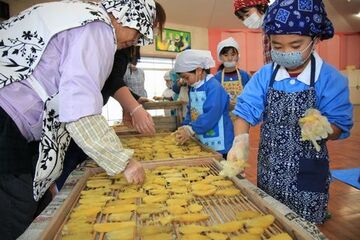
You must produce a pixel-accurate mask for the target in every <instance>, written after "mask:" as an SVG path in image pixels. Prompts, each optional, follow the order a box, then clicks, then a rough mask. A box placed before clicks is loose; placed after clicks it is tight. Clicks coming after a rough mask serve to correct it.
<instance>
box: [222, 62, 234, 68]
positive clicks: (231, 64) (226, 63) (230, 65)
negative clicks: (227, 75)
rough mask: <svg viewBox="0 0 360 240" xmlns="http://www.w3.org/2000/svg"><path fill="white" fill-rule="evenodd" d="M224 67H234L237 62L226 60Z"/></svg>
mask: <svg viewBox="0 0 360 240" xmlns="http://www.w3.org/2000/svg"><path fill="white" fill-rule="evenodd" d="M223 64H224V67H226V68H232V67H235V66H236V62H235V61H231V62H224V63H223Z"/></svg>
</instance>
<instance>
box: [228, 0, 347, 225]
mask: <svg viewBox="0 0 360 240" xmlns="http://www.w3.org/2000/svg"><path fill="white" fill-rule="evenodd" d="M263 27H264V31H265V33H266V34H267V35H268V36H269V37H270V42H271V47H272V49H271V57H272V59H273V61H274V63H273V64H268V65H265V66H264V67H263V68H261V69H260V70H259V71H258V72H257V73H256V74H255V75H254V76H253V79H252V80H251V81H249V83H248V84H247V85H246V87H245V88H244V90H243V92H242V94H241V95H240V96H239V97H238V99H237V105H236V106H235V110H234V111H233V113H234V114H235V115H236V116H237V118H236V120H235V122H234V130H235V136H236V137H235V139H234V142H233V146H232V148H231V150H230V151H229V153H228V160H230V161H234V160H237V159H239V158H241V157H242V156H247V152H248V147H247V146H248V141H249V140H248V139H249V138H248V132H249V128H250V125H252V126H254V125H256V124H258V123H260V122H262V125H261V132H260V134H261V135H260V146H259V153H258V169H257V170H258V175H257V181H258V182H257V183H258V187H260V188H261V189H262V190H264V191H265V192H266V193H268V194H269V195H271V196H272V197H274V198H275V199H277V200H279V201H280V202H282V203H284V204H285V205H287V206H288V207H289V208H291V209H292V210H293V211H295V212H296V213H298V214H299V215H300V216H301V217H303V218H305V219H306V220H308V221H311V222H314V223H317V224H319V223H323V222H324V220H325V218H326V215H327V205H328V197H329V195H328V190H329V184H330V178H331V176H330V171H329V156H328V151H327V147H326V141H327V140H336V139H344V138H346V137H348V136H349V135H350V129H351V127H352V125H353V121H352V105H351V103H350V101H349V88H348V80H347V78H346V77H344V76H343V75H341V74H340V72H339V71H338V70H337V69H335V68H334V67H333V66H331V65H330V64H328V63H326V62H325V61H323V60H322V59H321V57H320V56H319V55H318V54H317V53H316V52H315V50H314V49H315V46H316V44H317V43H318V42H319V41H321V40H325V39H329V38H331V37H333V34H334V29H333V26H332V23H331V22H330V20H329V19H328V18H327V14H326V11H325V7H324V4H323V2H322V1H321V0H285V1H279V0H277V1H275V2H274V3H273V4H272V5H270V6H269V9H268V11H267V13H266V15H265V18H264V26H263ZM244 146H245V147H244Z"/></svg>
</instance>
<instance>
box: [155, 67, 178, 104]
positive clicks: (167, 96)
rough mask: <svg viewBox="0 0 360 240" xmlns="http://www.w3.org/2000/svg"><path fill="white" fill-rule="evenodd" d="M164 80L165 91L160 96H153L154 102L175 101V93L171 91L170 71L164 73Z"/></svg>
mask: <svg viewBox="0 0 360 240" xmlns="http://www.w3.org/2000/svg"><path fill="white" fill-rule="evenodd" d="M164 80H165V84H166V89H165V90H164V92H163V93H162V96H154V100H167V101H175V100H176V98H177V96H176V93H175V92H174V91H173V80H172V79H171V77H170V70H169V71H166V72H165V74H164Z"/></svg>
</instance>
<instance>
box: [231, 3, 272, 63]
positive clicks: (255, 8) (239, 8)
mask: <svg viewBox="0 0 360 240" xmlns="http://www.w3.org/2000/svg"><path fill="white" fill-rule="evenodd" d="M268 4H269V0H234V14H235V15H236V16H237V17H238V18H239V19H240V20H241V21H242V23H243V24H244V25H245V27H247V28H249V29H260V28H261V27H262V25H263V21H264V14H265V12H266V10H267V8H268ZM263 47H264V48H263V49H264V51H263V54H264V64H267V63H269V62H271V61H272V60H271V55H270V50H271V47H270V42H269V38H268V36H267V35H265V34H264V36H263Z"/></svg>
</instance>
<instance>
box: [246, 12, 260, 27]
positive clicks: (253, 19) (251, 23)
mask: <svg viewBox="0 0 360 240" xmlns="http://www.w3.org/2000/svg"><path fill="white" fill-rule="evenodd" d="M263 20H264V16H262V17H259V15H257V13H253V14H251V15H250V16H249V17H247V18H246V19H245V20H244V21H243V24H244V25H245V26H246V27H247V28H250V29H258V28H261V26H262V24H263Z"/></svg>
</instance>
